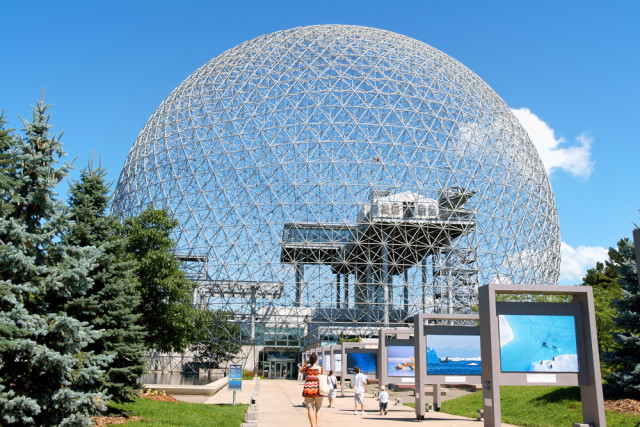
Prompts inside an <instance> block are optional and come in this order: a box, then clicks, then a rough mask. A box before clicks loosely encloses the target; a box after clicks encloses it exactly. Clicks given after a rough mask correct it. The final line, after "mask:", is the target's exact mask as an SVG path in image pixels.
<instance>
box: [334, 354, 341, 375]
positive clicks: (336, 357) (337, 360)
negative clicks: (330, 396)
mask: <svg viewBox="0 0 640 427" xmlns="http://www.w3.org/2000/svg"><path fill="white" fill-rule="evenodd" d="M333 359H334V366H335V369H334V374H339V373H341V372H342V353H334V355H333Z"/></svg>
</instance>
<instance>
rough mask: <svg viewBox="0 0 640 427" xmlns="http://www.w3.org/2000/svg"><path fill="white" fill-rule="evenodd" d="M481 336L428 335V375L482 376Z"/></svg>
mask: <svg viewBox="0 0 640 427" xmlns="http://www.w3.org/2000/svg"><path fill="white" fill-rule="evenodd" d="M481 372H482V364H481V361H480V336H479V335H427V375H480V374H481Z"/></svg>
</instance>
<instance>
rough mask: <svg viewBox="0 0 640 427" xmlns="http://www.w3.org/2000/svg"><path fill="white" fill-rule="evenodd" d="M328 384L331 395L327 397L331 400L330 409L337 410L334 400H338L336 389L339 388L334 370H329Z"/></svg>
mask: <svg viewBox="0 0 640 427" xmlns="http://www.w3.org/2000/svg"><path fill="white" fill-rule="evenodd" d="M327 382H328V383H329V394H328V395H327V397H328V398H329V408H335V406H334V405H333V399H335V398H336V388H337V387H338V379H337V378H336V376H335V375H333V369H330V370H329V375H328V376H327Z"/></svg>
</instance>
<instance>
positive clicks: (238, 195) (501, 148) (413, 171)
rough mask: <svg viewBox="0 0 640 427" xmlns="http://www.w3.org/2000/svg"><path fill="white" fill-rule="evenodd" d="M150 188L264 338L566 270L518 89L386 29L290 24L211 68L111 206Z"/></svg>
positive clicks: (367, 318) (166, 119)
mask: <svg viewBox="0 0 640 427" xmlns="http://www.w3.org/2000/svg"><path fill="white" fill-rule="evenodd" d="M150 205H153V206H155V207H156V208H166V209H168V210H169V211H170V213H171V214H173V215H174V216H175V217H176V218H177V219H178V220H179V223H180V225H179V228H178V230H177V232H176V235H175V238H176V239H177V241H178V248H177V253H178V254H179V256H180V257H182V258H183V260H184V261H185V269H188V270H189V271H191V274H192V275H193V277H194V278H195V279H197V281H198V282H199V284H200V286H199V290H198V292H197V295H196V303H197V304H198V305H199V306H200V307H202V308H204V309H212V310H225V311H228V312H231V313H233V316H234V317H233V321H234V322H237V323H238V324H240V325H241V326H242V331H243V332H242V337H241V338H240V339H241V340H242V341H243V342H244V343H247V344H256V345H260V346H271V347H276V348H286V347H291V348H297V347H298V346H300V345H301V344H302V342H303V341H304V337H305V336H317V337H320V338H323V339H330V338H331V337H334V338H335V337H336V336H340V335H348V336H370V335H374V334H375V333H376V332H377V330H378V328H379V327H381V326H394V325H401V324H405V322H406V320H407V319H408V318H410V317H411V316H413V315H414V314H416V313H419V312H438V313H440V312H444V313H460V312H465V311H467V310H468V309H469V307H470V306H472V305H474V304H475V300H476V290H477V287H478V285H479V284H485V283H490V282H492V281H495V280H496V279H497V278H505V279H508V280H509V281H510V282H511V283H540V284H555V283H556V282H557V278H558V270H559V262H560V255H559V252H560V239H559V230H558V218H557V212H556V206H555V201H554V197H553V193H552V190H551V187H550V184H549V180H548V178H547V175H546V172H545V170H544V167H543V165H542V162H541V161H540V158H539V157H538V154H537V152H536V150H535V148H534V146H533V144H532V143H531V142H530V140H529V138H528V136H527V134H526V132H525V131H524V129H523V128H522V126H521V125H520V123H519V122H518V121H517V119H516V118H515V117H514V116H513V114H512V113H511V111H510V110H509V107H508V106H507V105H506V104H505V103H504V102H503V101H502V100H501V99H500V98H499V97H498V96H497V95H496V94H495V93H494V92H493V90H491V88H490V87H489V86H488V85H487V84H486V83H485V82H483V81H482V80H481V79H480V78H479V77H477V76H476V75H475V74H474V73H473V72H471V71H470V70H468V69H467V68H466V67H464V66H463V65H462V64H460V63H459V62H457V61H455V60H454V59H452V58H451V57H449V56H447V55H446V54H444V53H442V52H440V51H438V50H436V49H434V48H432V47H430V46H428V45H426V44H424V43H422V42H419V41H417V40H414V39H411V38H408V37H405V36H402V35H399V34H394V33H391V32H388V31H383V30H378V29H372V28H365V27H357V26H345V25H320V26H311V27H302V28H295V29H291V30H285V31H279V32H276V33H273V34H268V35H265V36H262V37H259V38H256V39H254V40H250V41H248V42H246V43H243V44H241V45H239V46H237V47H234V48H233V49H230V50H228V51H226V52H224V53H223V54H221V55H219V56H218V57H216V58H214V59H212V60H211V61H209V62H208V63H207V64H205V65H204V66H202V67H201V68H200V69H198V70H197V71H195V72H194V73H193V74H192V75H191V76H189V77H188V78H187V79H186V80H185V81H184V82H182V83H181V84H180V85H179V86H178V87H177V88H176V89H175V90H174V91H173V92H172V93H171V94H170V95H169V96H168V97H167V98H166V99H165V100H164V101H163V102H162V104H161V105H160V106H159V107H158V109H157V110H156V111H155V112H154V113H153V115H152V116H151V118H150V119H149V121H148V122H147V124H146V125H145V126H144V128H143V129H142V131H141V132H140V135H139V136H138V138H137V140H136V141H135V144H134V145H133V147H132V149H131V151H130V153H129V156H128V158H127V160H126V163H125V165H124V167H123V169H122V173H121V175H120V178H119V181H118V185H117V188H116V194H115V197H114V203H113V212H114V213H116V214H117V215H120V216H121V217H126V216H131V215H137V214H139V213H140V212H141V211H142V210H144V209H145V208H146V207H147V206H150ZM233 339H236V338H233Z"/></svg>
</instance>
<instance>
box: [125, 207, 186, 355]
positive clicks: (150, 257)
mask: <svg viewBox="0 0 640 427" xmlns="http://www.w3.org/2000/svg"><path fill="white" fill-rule="evenodd" d="M177 225H178V222H177V221H176V220H175V219H174V218H172V217H171V216H169V214H168V212H167V211H166V210H163V209H154V208H153V207H149V208H147V209H146V210H145V211H144V212H142V213H141V214H140V216H137V217H133V218H127V219H126V220H125V221H124V235H125V236H126V238H127V252H128V253H130V254H132V256H133V257H134V258H135V260H136V276H137V278H138V283H137V290H138V293H139V294H140V296H141V299H142V304H141V306H140V313H141V314H142V318H141V323H142V325H143V326H144V328H145V331H146V333H147V335H146V338H145V340H146V344H147V347H148V348H154V349H156V350H157V351H160V352H169V351H182V350H183V349H185V348H186V347H187V346H188V345H190V344H192V343H194V342H196V333H195V331H194V324H195V320H196V317H197V309H195V308H193V305H192V301H193V292H194V289H195V284H194V283H193V282H191V281H190V280H188V279H187V277H186V276H185V274H184V272H183V271H181V270H180V263H179V262H178V260H177V259H176V257H175V254H174V249H175V246H176V243H175V241H174V240H173V239H172V238H171V232H172V231H173V230H174V229H175V228H176V227H177Z"/></svg>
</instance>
